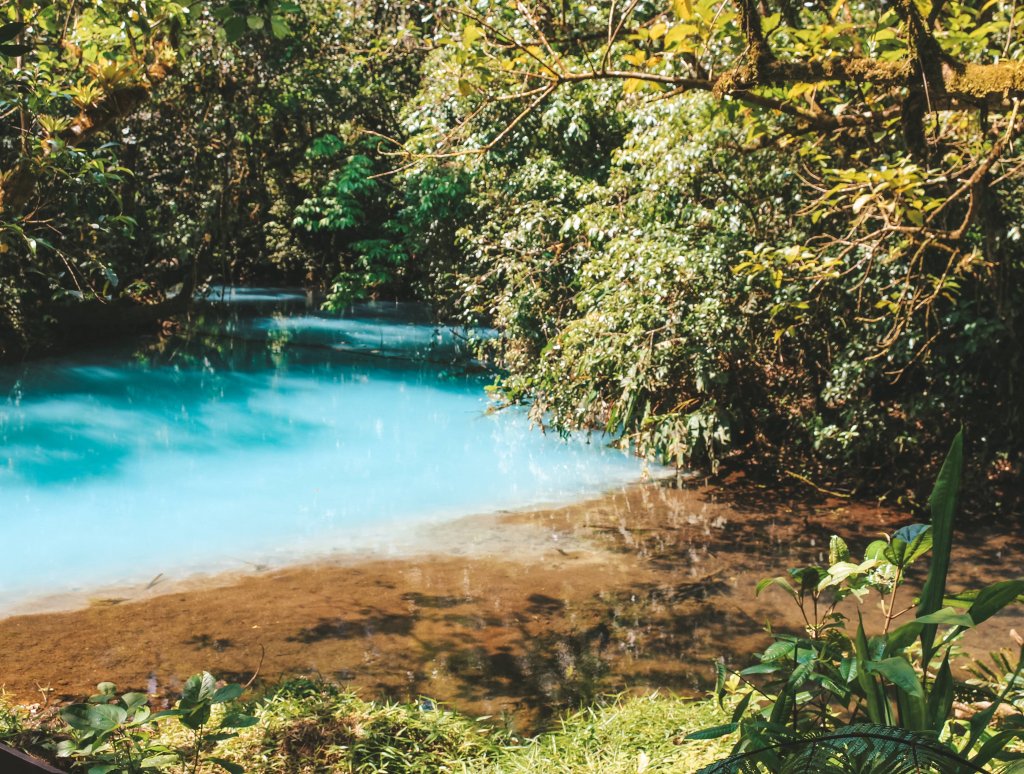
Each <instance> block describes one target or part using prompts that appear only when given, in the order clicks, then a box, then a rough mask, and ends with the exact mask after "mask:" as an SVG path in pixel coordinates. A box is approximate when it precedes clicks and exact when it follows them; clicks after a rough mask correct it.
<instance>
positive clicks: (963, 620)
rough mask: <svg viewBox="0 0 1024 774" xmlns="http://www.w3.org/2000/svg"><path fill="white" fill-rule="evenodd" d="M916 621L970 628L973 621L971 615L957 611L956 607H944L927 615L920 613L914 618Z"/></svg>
mask: <svg viewBox="0 0 1024 774" xmlns="http://www.w3.org/2000/svg"><path fill="white" fill-rule="evenodd" d="M915 622H916V623H921V624H938V625H939V626H963V627H964V628H965V629H970V628H972V627H973V626H974V624H975V622H974V619H973V617H972V616H970V615H969V614H967V613H960V612H957V610H956V608H953V607H944V608H942V609H941V610H936V611H935V612H934V613H931V614H929V615H922V616H919V617H918V618H916V619H915Z"/></svg>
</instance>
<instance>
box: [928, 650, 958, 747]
mask: <svg viewBox="0 0 1024 774" xmlns="http://www.w3.org/2000/svg"><path fill="white" fill-rule="evenodd" d="M952 709H953V673H952V672H951V671H950V669H949V651H946V655H945V656H944V657H943V659H942V665H941V666H939V671H938V672H937V673H936V674H935V681H934V682H933V683H932V685H931V689H930V690H929V691H928V717H929V719H930V720H931V730H932V731H934V732H935V733H936V734H938V733H940V732H941V731H942V728H943V726H945V724H946V720H947V719H948V718H949V714H950V712H951V711H952Z"/></svg>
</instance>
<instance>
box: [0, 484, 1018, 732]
mask: <svg viewBox="0 0 1024 774" xmlns="http://www.w3.org/2000/svg"><path fill="white" fill-rule="evenodd" d="M727 495H728V489H724V488H709V487H695V486H685V485H679V484H677V483H674V482H666V481H662V482H649V483H646V484H640V485H632V486H628V487H625V488H622V489H618V490H615V491H613V492H610V493H608V494H607V495H605V496H603V497H601V498H597V499H594V500H590V501H587V502H583V503H579V504H575V505H571V506H567V507H559V508H549V509H540V510H533V511H523V512H514V513H505V514H497V515H494V516H489V517H475V518H472V519H465V520H462V521H458V522H454V523H449V524H441V525H436V526H435V527H434V528H433V529H434V530H436V533H435V536H434V541H433V542H432V543H426V545H432V546H433V550H432V551H431V553H429V554H425V553H421V554H415V553H410V554H408V555H403V556H398V557H392V558H382V557H376V558H370V559H367V560H365V561H354V560H352V559H348V560H346V561H342V562H320V563H318V564H314V565H303V566H296V567H291V568H288V569H284V570H277V571H261V570H260V569H259V568H254V569H253V571H252V572H249V573H246V574H233V575H230V576H223V577H213V578H208V579H205V580H204V581H202V582H201V583H197V582H195V581H193V582H191V583H190V584H186V585H183V586H180V587H173V586H170V585H168V586H166V587H161V585H160V584H157V585H156V586H154V587H153V588H151V589H147V590H145V591H144V593H142V594H141V595H140V597H139V598H136V599H123V600H122V599H116V598H114V599H111V598H96V599H94V600H93V602H92V604H90V605H88V606H86V607H81V608H79V609H75V610H69V611H64V612H59V613H49V614H36V615H20V616H12V617H8V618H6V619H3V620H0V642H3V643H4V644H3V647H2V648H0V685H4V686H5V689H6V690H7V691H8V693H9V695H11V697H12V698H14V699H15V700H17V701H20V702H36V701H41V700H43V698H44V697H45V699H46V701H50V702H53V701H58V700H62V699H64V698H68V697H75V698H77V697H81V696H83V695H88V694H89V693H90V691H91V690H92V688H93V686H94V685H95V683H97V682H99V681H100V680H112V681H113V682H115V683H117V684H118V686H119V687H121V688H122V689H125V690H127V689H135V690H142V691H146V692H148V693H150V694H153V695H156V696H163V697H171V696H174V695H175V694H176V693H177V692H178V691H179V690H180V688H181V684H182V681H183V679H184V678H186V677H187V676H188V675H190V674H193V673H195V672H196V671H199V670H202V669H206V670H208V671H210V672H212V673H214V674H216V675H217V676H218V677H220V678H222V679H226V680H229V681H238V682H243V683H244V682H247V681H249V680H250V679H251V678H252V677H253V675H254V674H255V675H256V678H255V682H254V685H255V687H256V688H257V689H258V688H259V686H260V685H261V684H273V683H277V682H279V681H281V680H284V679H288V678H290V677H294V676H297V675H307V676H314V677H318V678H323V679H326V680H328V681H331V682H334V683H338V684H340V685H343V686H346V687H348V688H350V689H352V690H355V691H357V692H358V693H359V694H360V695H361V696H363V697H365V698H390V699H398V700H405V699H415V698H416V697H418V696H431V697H433V698H435V699H438V700H440V701H443V702H446V703H448V704H450V705H452V706H453V707H455V708H456V709H458V710H460V711H463V712H466V713H468V714H471V715H491V716H500V715H502V714H506V715H508V716H509V717H510V723H511V724H512V725H513V727H514V728H517V729H520V730H534V729H536V728H538V727H540V726H542V725H544V723H545V722H546V720H547V719H549V718H550V717H551V715H552V713H554V712H555V711H558V710H560V709H562V708H565V707H571V706H577V705H579V704H580V703H582V702H588V701H590V700H592V699H593V698H594V697H596V696H598V695H601V694H605V693H608V692H618V691H622V690H627V691H637V692H644V691H647V690H649V689H652V688H662V689H668V690H671V691H675V692H679V693H684V694H690V695H700V694H701V693H702V692H703V691H704V690H706V689H707V687H708V686H709V683H710V681H711V679H712V673H713V669H712V662H713V661H714V660H715V659H716V658H719V657H722V658H724V659H725V660H726V661H727V663H730V664H732V665H744V664H746V663H748V661H749V659H750V654H751V653H753V652H754V651H756V650H757V649H758V648H759V647H761V646H762V645H763V644H764V643H765V641H766V639H765V637H764V634H763V626H764V622H765V620H766V619H768V618H770V619H771V620H772V621H773V622H774V623H775V624H778V622H780V621H790V622H791V623H792V624H793V625H794V626H795V625H797V623H798V622H797V621H796V620H795V619H794V615H793V614H794V611H793V610H792V609H791V603H790V602H789V600H788V599H787V598H784V597H783V595H781V594H774V593H767V594H765V595H763V596H762V597H761V598H760V599H755V598H754V594H753V588H754V585H755V584H756V582H757V580H758V579H760V578H762V577H765V576H770V575H773V574H777V573H779V572H782V571H784V569H785V568H787V567H789V566H792V565H795V564H799V563H801V562H808V561H822V560H823V559H824V558H825V557H824V554H825V553H826V552H827V545H828V537H829V536H830V535H831V534H833V533H838V534H841V535H843V536H844V537H845V538H846V539H847V540H848V541H849V542H850V544H851V547H852V548H853V549H854V551H855V552H857V551H859V550H862V549H863V546H864V545H866V544H867V542H869V541H870V540H872V539H874V538H875V537H876V536H877V534H878V533H879V532H882V531H886V532H891V531H892V530H893V529H895V528H896V527H897V526H899V524H900V523H905V522H906V521H907V520H908V519H907V517H905V516H900V515H899V514H897V513H894V512H892V511H888V510H885V509H881V508H875V507H871V506H867V505H857V504H849V503H840V502H835V501H826V502H823V503H821V504H819V505H813V506H808V505H803V504H799V503H793V504H787V503H785V502H775V503H774V504H772V503H770V502H769V501H770V498H765V499H764V500H763V501H760V502H753V500H747V501H744V502H740V501H738V500H737V499H735V498H729V497H728V496H727ZM745 503H746V504H745ZM1022 548H1024V546H1022V545H1021V539H1020V537H1019V536H1013V535H1006V534H1003V535H999V534H997V533H994V532H993V533H992V534H986V533H985V531H984V529H983V528H975V529H973V531H972V534H971V535H970V536H966V537H965V538H964V539H961V540H960V541H959V545H958V547H957V554H956V557H955V559H954V563H953V570H952V574H951V586H952V587H954V588H959V587H961V586H968V587H969V586H976V585H979V584H980V583H982V582H985V581H992V580H999V579H1004V578H1009V577H1014V576H1015V575H1016V574H1018V572H1019V571H1018V569H1017V566H1016V561H1015V557H1017V556H1020V552H1021V549H1022ZM1016 625H1018V626H1019V624H1016ZM1008 628H1009V624H1008V625H1007V626H1002V625H1000V623H999V621H998V619H997V620H996V621H992V622H989V624H987V625H986V629H985V642H984V644H983V648H984V650H989V649H992V648H995V647H999V644H1000V642H1001V639H1007V642H1009V639H1008V635H1006V634H1005V632H1006V631H1007V630H1008Z"/></svg>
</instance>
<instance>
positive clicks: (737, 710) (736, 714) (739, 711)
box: [732, 691, 754, 723]
mask: <svg viewBox="0 0 1024 774" xmlns="http://www.w3.org/2000/svg"><path fill="white" fill-rule="evenodd" d="M753 696H754V692H753V691H751V692H750V693H748V694H747V695H746V696H744V697H743V698H742V699H740V701H739V703H738V704H737V705H736V706H735V707H734V708H733V711H732V722H733V723H738V722H739V720H740V719H741V718H742V717H743V713H744V712H746V711H747V707H748V706H749V705H750V700H751V698H753Z"/></svg>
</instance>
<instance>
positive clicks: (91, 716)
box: [60, 704, 128, 733]
mask: <svg viewBox="0 0 1024 774" xmlns="http://www.w3.org/2000/svg"><path fill="white" fill-rule="evenodd" d="M60 716H61V719H62V720H63V721H64V722H65V723H67V724H68V725H69V726H71V727H72V728H75V729H78V730H79V731H95V732H101V733H102V732H105V731H111V730H112V729H115V728H117V727H118V726H119V725H120V724H121V723H123V722H124V721H125V720H126V719H127V717H128V712H127V711H126V710H125V709H124V708H123V707H118V706H116V705H114V704H72V705H70V706H67V707H65V708H64V709H62V710H61V711H60Z"/></svg>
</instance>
